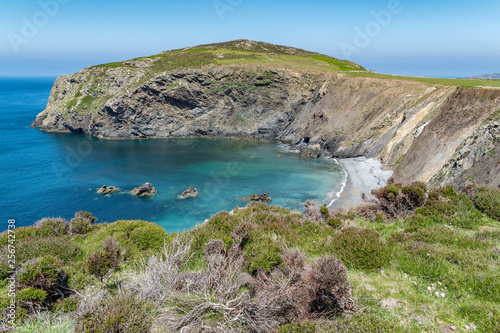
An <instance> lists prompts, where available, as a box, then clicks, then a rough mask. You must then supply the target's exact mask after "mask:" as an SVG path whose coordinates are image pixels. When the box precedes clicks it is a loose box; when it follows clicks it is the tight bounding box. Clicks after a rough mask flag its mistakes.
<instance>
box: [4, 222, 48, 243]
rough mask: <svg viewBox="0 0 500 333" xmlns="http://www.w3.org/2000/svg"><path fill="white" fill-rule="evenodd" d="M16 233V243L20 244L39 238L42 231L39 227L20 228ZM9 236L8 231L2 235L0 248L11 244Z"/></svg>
mask: <svg viewBox="0 0 500 333" xmlns="http://www.w3.org/2000/svg"><path fill="white" fill-rule="evenodd" d="M14 231H15V232H16V242H19V241H21V240H23V239H26V238H28V239H33V237H37V236H38V235H39V233H40V230H39V229H38V228H37V227H20V228H16V229H15V230H14ZM8 235H9V233H8V231H4V232H2V233H0V246H4V245H7V244H9V242H8V240H9V236H8ZM11 235H12V234H11ZM11 237H12V236H11ZM11 239H12V238H11Z"/></svg>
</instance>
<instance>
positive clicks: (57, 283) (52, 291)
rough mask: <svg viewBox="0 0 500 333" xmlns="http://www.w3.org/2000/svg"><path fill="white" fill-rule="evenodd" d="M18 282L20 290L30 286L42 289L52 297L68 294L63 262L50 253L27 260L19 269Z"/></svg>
mask: <svg viewBox="0 0 500 333" xmlns="http://www.w3.org/2000/svg"><path fill="white" fill-rule="evenodd" d="M17 283H18V288H19V289H20V290H21V289H25V288H30V287H32V288H36V289H41V290H43V291H45V292H47V294H48V296H49V297H51V298H59V297H60V296H62V295H65V294H67V289H66V288H65V285H66V274H65V273H64V271H63V270H62V262H61V261H60V260H58V259H57V258H55V257H53V256H50V255H46V256H43V257H41V258H38V259H34V260H31V261H28V262H26V263H25V264H24V265H23V266H22V267H21V268H20V269H19V270H18V273H17Z"/></svg>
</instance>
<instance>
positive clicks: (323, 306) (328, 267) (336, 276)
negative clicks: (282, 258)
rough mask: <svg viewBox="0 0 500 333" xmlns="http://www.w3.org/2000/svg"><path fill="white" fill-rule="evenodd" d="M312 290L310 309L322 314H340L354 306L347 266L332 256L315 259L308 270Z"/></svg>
mask: <svg viewBox="0 0 500 333" xmlns="http://www.w3.org/2000/svg"><path fill="white" fill-rule="evenodd" d="M309 281H310V282H311V287H312V288H313V290H314V297H313V300H312V302H311V304H310V307H311V311H312V312H314V313H319V314H322V315H332V314H341V313H342V312H344V310H346V309H352V308H353V307H354V301H353V299H352V297H351V285H350V284H349V280H348V279H347V268H346V267H345V266H344V265H343V264H342V262H341V261H340V260H338V259H337V258H335V257H333V256H329V257H322V258H319V259H318V260H316V261H315V262H314V263H313V264H312V267H311V270H310V272H309Z"/></svg>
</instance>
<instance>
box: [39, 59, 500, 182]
mask: <svg viewBox="0 0 500 333" xmlns="http://www.w3.org/2000/svg"><path fill="white" fill-rule="evenodd" d="M157 67H158V63H157V62H154V60H152V59H149V58H143V59H139V60H131V61H128V62H125V63H123V65H122V66H119V67H115V66H104V65H103V66H95V67H90V68H87V69H84V70H82V71H80V72H78V73H76V74H74V75H71V76H67V75H65V76H61V77H59V78H58V79H57V80H56V82H55V84H54V87H53V89H52V92H51V95H50V98H49V102H48V105H47V108H46V109H45V110H44V111H43V112H42V113H40V114H39V115H38V116H37V118H36V120H35V122H34V123H33V125H34V126H36V127H39V128H40V129H41V130H44V131H57V132H68V133H69V132H75V133H87V134H90V135H93V136H96V137H100V138H107V139H137V138H171V137H200V136H211V137H216V136H224V137H239V138H259V139H278V140H282V141H286V142H290V143H292V144H296V145H298V146H303V149H302V153H301V155H302V156H304V157H305V156H307V157H317V156H318V155H319V153H318V150H319V152H320V153H321V154H323V155H326V156H332V157H339V158H348V157H360V156H366V157H369V158H377V159H378V160H380V161H381V162H382V163H383V165H384V166H385V167H386V168H392V169H394V178H395V180H396V181H398V182H403V183H408V182H413V181H417V180H420V181H425V182H429V181H430V180H431V179H433V177H435V176H436V175H437V174H440V175H441V176H442V178H441V179H440V180H439V181H440V182H456V181H461V180H462V178H463V177H461V176H459V174H460V175H462V174H463V175H469V174H470V175H471V176H473V175H472V173H470V172H465V173H464V172H461V171H459V170H461V169H456V170H458V171H457V172H458V173H457V174H453V175H449V173H447V172H441V171H442V170H444V169H443V168H445V169H446V168H450V165H452V164H453V163H454V159H455V158H456V156H455V153H456V151H457V149H458V148H459V147H461V146H471V144H470V143H467V142H465V140H467V139H468V138H470V137H471V136H472V135H473V133H474V132H475V131H480V126H483V125H484V122H485V121H486V119H488V118H489V117H491V116H492V115H493V114H494V113H495V112H496V111H497V110H499V109H500V90H499V89H485V88H459V87H453V86H443V85H438V84H431V83H422V82H415V81H405V80H392V79H381V78H372V77H358V76H353V75H349V74H344V73H334V72H327V71H317V70H313V69H303V68H301V67H293V66H290V67H286V66H277V65H272V64H265V63H262V64H258V66H257V65H255V66H254V65H249V64H245V65H232V66H230V65H227V66H222V65H221V66H206V67H200V68H195V69H173V70H168V71H164V72H154V73H152V72H151V71H152V68H157ZM486 125H487V124H486ZM478 133H479V132H478ZM485 135H486V134H485ZM495 142H496V141H495ZM494 145H495V147H496V145H497V144H496V143H495V144H494ZM318 147H319V149H318ZM478 147H479V146H478ZM471 149H472V147H471ZM495 149H496V148H495ZM495 149H493V150H491V149H490V151H496V150H495ZM464 153H466V152H464ZM478 154H480V152H478ZM473 155H474V154H473ZM490 155H491V156H490V157H489V159H491V160H492V161H493V160H494V157H493V155H492V153H490ZM474 156H476V155H474ZM481 161H484V156H483V157H482V158H481ZM469 162H470V163H472V164H473V166H472V167H471V168H468V164H467V163H469ZM463 163H465V166H466V167H467V170H474V166H478V167H479V166H480V164H478V163H479V160H478V159H477V158H475V159H472V157H470V158H469V160H467V162H466V161H464V162H463ZM493 164H494V163H493V162H491V163H490V162H488V163H484V167H485V168H486V167H488V169H492V171H491V173H494V170H495V169H494V168H492V167H490V166H491V165H493ZM481 165H483V164H481ZM481 168H482V166H481ZM474 174H475V173H474ZM496 174H498V172H497V173H496ZM477 176H478V177H477V178H476V179H477V180H483V181H486V180H488V179H490V178H491V177H490V176H487V173H485V172H480V173H478V174H477ZM464 177H467V176H464ZM473 177H476V176H473ZM495 179H496V178H495Z"/></svg>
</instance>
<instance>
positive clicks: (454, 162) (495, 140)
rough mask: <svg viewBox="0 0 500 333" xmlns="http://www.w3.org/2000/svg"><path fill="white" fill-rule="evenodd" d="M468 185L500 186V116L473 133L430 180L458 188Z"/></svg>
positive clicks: (437, 183) (488, 121)
mask: <svg viewBox="0 0 500 333" xmlns="http://www.w3.org/2000/svg"><path fill="white" fill-rule="evenodd" d="M468 182H472V183H475V182H479V183H482V184H483V185H486V186H491V187H500V115H499V116H497V117H494V118H493V119H488V120H487V121H486V122H485V123H484V124H483V125H481V126H480V127H478V128H477V129H476V130H474V132H473V133H472V135H471V136H469V137H468V138H467V139H465V140H464V141H463V142H462V144H461V145H460V146H459V147H458V148H457V149H456V150H455V153H454V155H453V157H452V158H451V159H450V160H449V161H448V162H447V163H446V164H445V165H444V167H443V168H442V169H441V171H440V172H439V173H438V174H436V175H435V176H434V177H433V178H432V180H431V183H433V184H436V185H445V184H452V185H455V186H458V187H460V186H462V185H464V184H467V183H468Z"/></svg>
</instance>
